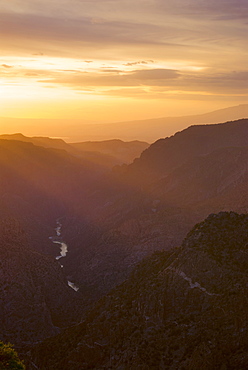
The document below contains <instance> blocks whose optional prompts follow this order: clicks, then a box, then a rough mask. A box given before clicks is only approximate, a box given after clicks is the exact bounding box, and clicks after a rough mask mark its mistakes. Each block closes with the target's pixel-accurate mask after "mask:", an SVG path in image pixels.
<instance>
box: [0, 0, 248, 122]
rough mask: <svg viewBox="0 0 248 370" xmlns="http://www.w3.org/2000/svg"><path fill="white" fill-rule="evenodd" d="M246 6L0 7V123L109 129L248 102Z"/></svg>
mask: <svg viewBox="0 0 248 370" xmlns="http://www.w3.org/2000/svg"><path fill="white" fill-rule="evenodd" d="M247 35H248V0H208V1H206V0H135V1H134V0H132V1H131V0H109V1H105V0H90V1H85V0H42V1H41V0H8V1H4V0H0V45H1V48H0V82H1V83H0V98H1V99H0V117H19V118H57V119H58V118H65V119H81V120H83V121H84V122H89V123H90V122H115V121H126V120H134V119H145V118H155V117H163V116H181V115H187V114H199V113H204V112H208V111H211V110H215V109H219V108H224V107H228V106H232V105H238V104H243V103H247V102H248V99H247V96H248V63H247V62H248V36H247Z"/></svg>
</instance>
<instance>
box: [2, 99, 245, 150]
mask: <svg viewBox="0 0 248 370" xmlns="http://www.w3.org/2000/svg"><path fill="white" fill-rule="evenodd" d="M246 117H248V104H239V105H237V106H231V107H227V108H223V109H218V110H214V111H208V112H204V113H202V114H194V115H186V116H181V115H179V116H174V117H172V116H170V117H157V118H146V119H144V120H142V119H139V120H133V121H120V122H107V123H105V122H94V123H93V122H91V123H89V122H87V121H86V122H84V121H83V120H80V119H59V118H57V119H44V118H13V117H0V135H15V134H23V135H24V136H27V137H50V138H59V139H62V140H64V141H65V142H67V143H75V142H80V141H81V142H85V141H106V140H122V141H125V142H128V141H135V140H138V141H145V142H148V143H150V144H151V143H153V142H154V141H156V140H158V139H160V138H163V137H168V136H171V135H174V134H175V133H176V132H178V131H181V130H184V129H186V128H187V127H189V126H191V125H199V124H217V123H224V122H227V121H230V120H238V119H242V118H246ZM41 123H42V124H41ZM151 127H152V130H151ZM58 133H60V135H58Z"/></svg>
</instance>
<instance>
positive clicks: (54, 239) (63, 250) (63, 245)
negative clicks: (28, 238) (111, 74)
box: [50, 220, 79, 292]
mask: <svg viewBox="0 0 248 370" xmlns="http://www.w3.org/2000/svg"><path fill="white" fill-rule="evenodd" d="M61 227H62V224H61V222H60V221H58V220H57V226H56V228H55V232H56V237H54V236H50V239H51V240H52V242H53V243H54V244H59V245H60V254H59V256H57V257H56V260H60V259H61V258H64V257H66V254H67V252H68V246H67V244H66V243H65V242H63V241H62V240H60V239H61ZM60 266H61V267H63V265H62V264H61V263H60ZM67 284H68V285H69V287H70V288H72V289H73V290H75V291H76V292H77V291H78V290H79V288H78V287H77V286H76V285H75V284H74V283H73V282H72V281H69V280H67Z"/></svg>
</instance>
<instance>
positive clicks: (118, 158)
mask: <svg viewBox="0 0 248 370" xmlns="http://www.w3.org/2000/svg"><path fill="white" fill-rule="evenodd" d="M1 139H2V140H17V141H22V142H27V143H32V144H34V145H36V146H41V147H44V148H53V149H60V150H65V151H66V152H68V153H69V154H71V155H73V156H75V157H80V158H84V159H85V160H87V161H88V162H89V163H92V164H98V165H100V166H102V168H105V169H109V168H111V167H113V166H115V165H117V164H123V163H127V164H129V163H131V162H132V161H133V160H134V159H135V158H137V157H139V156H140V154H141V153H142V152H143V150H145V149H146V148H147V147H148V146H149V144H148V143H146V142H143V141H138V140H135V141H130V142H124V141H122V140H119V139H114V140H105V141H86V142H80V143H66V142H65V141H64V140H62V139H54V138H49V137H42V136H38V137H28V136H24V135H23V134H20V133H18V134H3V135H0V140H1Z"/></svg>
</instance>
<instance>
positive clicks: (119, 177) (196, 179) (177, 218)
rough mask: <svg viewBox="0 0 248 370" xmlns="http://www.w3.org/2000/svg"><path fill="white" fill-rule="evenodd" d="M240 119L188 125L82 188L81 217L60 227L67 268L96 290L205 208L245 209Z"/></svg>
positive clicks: (247, 138)
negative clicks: (66, 244) (66, 243)
mask: <svg viewBox="0 0 248 370" xmlns="http://www.w3.org/2000/svg"><path fill="white" fill-rule="evenodd" d="M247 122H248V121H247V120H241V121H236V122H230V123H226V124H220V125H213V126H194V127H191V128H189V129H187V130H184V131H182V132H180V133H177V134H176V135H175V136H173V137H171V138H167V139H162V140H159V141H158V142H156V143H154V144H153V145H151V146H150V147H149V148H148V149H147V150H146V151H145V152H143V154H142V155H141V157H140V159H137V160H136V161H135V162H134V163H133V164H131V165H130V166H125V167H120V168H119V169H118V168H116V169H115V170H114V171H113V172H112V175H111V177H110V178H108V181H107V182H103V183H102V184H101V185H100V186H98V191H97V192H96V190H95V189H94V191H93V192H92V194H91V195H89V197H88V198H87V200H88V204H90V207H88V208H87V209H86V207H83V208H80V205H79V207H78V210H77V214H78V215H80V217H81V220H83V222H82V221H80V220H79V219H78V220H75V219H74V220H73V221H72V222H71V223H70V224H68V227H67V228H66V230H65V232H66V234H67V238H68V240H71V244H72V246H73V247H72V250H71V253H70V256H68V259H67V263H66V266H65V268H66V269H68V273H70V274H72V273H73V274H74V276H75V277H76V280H77V281H78V283H79V284H82V286H84V285H85V284H86V285H87V286H89V287H90V290H91V292H92V294H93V295H94V296H95V297H98V298H99V297H100V296H102V295H103V294H104V293H106V292H107V291H108V290H109V289H111V288H113V287H114V286H115V285H116V284H117V283H121V282H122V281H124V280H125V278H126V277H127V276H128V274H129V273H130V271H132V269H133V268H134V266H135V264H136V263H137V262H139V261H140V260H141V259H142V258H144V257H145V256H146V255H149V254H151V253H152V252H153V251H155V250H169V249H170V248H172V247H175V246H176V245H180V244H181V242H182V240H183V237H184V235H185V234H186V233H187V232H188V231H189V230H190V228H191V227H193V225H194V224H195V223H197V222H199V221H200V220H201V219H203V218H204V217H207V215H208V214H209V213H212V212H220V211H236V212H247V210H248V198H247V188H248V168H247V160H248V149H247V148H248V132H247V131H248V124H247ZM201 138H204V140H203V139H201ZM199 142H200V143H202V145H200V144H199ZM158 169H160V172H159V170H158ZM85 219H87V220H88V224H85ZM80 225H81V226H80ZM82 225H83V226H82ZM89 225H94V227H93V228H92V229H91V231H90V228H89ZM95 226H97V233H96V230H95ZM82 245H83V253H82Z"/></svg>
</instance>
